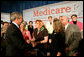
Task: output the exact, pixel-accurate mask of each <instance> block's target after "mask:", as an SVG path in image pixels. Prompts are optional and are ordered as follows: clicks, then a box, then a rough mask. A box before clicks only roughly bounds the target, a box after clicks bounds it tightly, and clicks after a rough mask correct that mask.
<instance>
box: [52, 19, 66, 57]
mask: <svg viewBox="0 0 84 57" xmlns="http://www.w3.org/2000/svg"><path fill="white" fill-rule="evenodd" d="M53 29H54V31H53V34H52V41H51V45H52V46H51V47H52V50H51V55H52V56H64V55H65V54H64V53H65V52H64V50H65V33H64V27H63V25H62V23H61V22H60V21H59V20H58V19H55V20H54V21H53Z"/></svg>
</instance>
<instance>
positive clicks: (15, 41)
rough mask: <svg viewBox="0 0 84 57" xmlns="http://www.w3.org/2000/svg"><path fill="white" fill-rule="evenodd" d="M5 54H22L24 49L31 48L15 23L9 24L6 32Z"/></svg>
mask: <svg viewBox="0 0 84 57" xmlns="http://www.w3.org/2000/svg"><path fill="white" fill-rule="evenodd" d="M6 38H7V40H6V56H24V49H25V48H31V44H30V45H29V44H27V43H26V42H25V40H24V39H23V35H22V33H21V31H20V30H19V28H17V27H16V25H15V24H13V23H12V24H11V25H10V26H9V27H8V29H7V33H6Z"/></svg>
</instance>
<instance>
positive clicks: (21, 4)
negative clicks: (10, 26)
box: [1, 1, 63, 13]
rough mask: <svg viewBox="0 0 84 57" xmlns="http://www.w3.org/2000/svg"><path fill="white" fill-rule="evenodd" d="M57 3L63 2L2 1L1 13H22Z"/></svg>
mask: <svg viewBox="0 0 84 57" xmlns="http://www.w3.org/2000/svg"><path fill="white" fill-rule="evenodd" d="M58 2H63V1H2V2H1V12H6V13H11V12H14V11H18V12H20V13H22V12H23V10H24V9H30V8H34V7H39V6H43V5H48V4H52V3H58Z"/></svg>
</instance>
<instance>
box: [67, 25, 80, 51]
mask: <svg viewBox="0 0 84 57" xmlns="http://www.w3.org/2000/svg"><path fill="white" fill-rule="evenodd" d="M65 35H66V37H65V38H66V40H65V43H66V44H67V46H68V47H69V49H70V51H76V49H77V47H78V44H79V41H80V40H81V32H80V29H79V28H78V26H77V25H74V24H73V25H72V24H69V25H68V27H67V29H66V30H65Z"/></svg>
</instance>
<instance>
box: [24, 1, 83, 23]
mask: <svg viewBox="0 0 84 57" xmlns="http://www.w3.org/2000/svg"><path fill="white" fill-rule="evenodd" d="M72 14H77V16H78V20H79V21H80V22H82V23H83V1H64V2H59V3H55V4H49V5H45V6H41V7H36V8H32V9H27V10H23V19H24V20H25V21H27V23H28V22H29V21H31V20H32V21H35V20H37V19H41V20H43V21H44V23H46V22H47V20H48V16H52V17H53V19H54V18H59V16H64V15H66V16H68V17H69V20H70V21H71V15H72Z"/></svg>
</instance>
